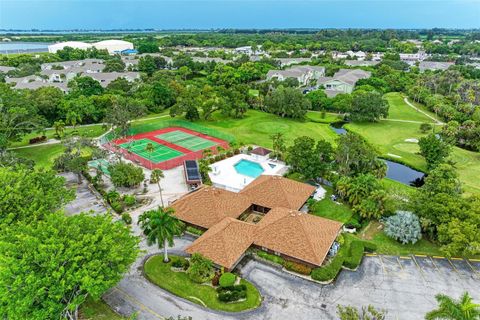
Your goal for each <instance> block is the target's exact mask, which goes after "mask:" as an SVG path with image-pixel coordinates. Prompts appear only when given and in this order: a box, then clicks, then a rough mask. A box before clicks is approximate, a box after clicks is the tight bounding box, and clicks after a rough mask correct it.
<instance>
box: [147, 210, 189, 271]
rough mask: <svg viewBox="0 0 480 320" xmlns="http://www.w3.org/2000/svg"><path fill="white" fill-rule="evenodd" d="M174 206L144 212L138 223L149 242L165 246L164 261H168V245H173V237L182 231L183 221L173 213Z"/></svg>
mask: <svg viewBox="0 0 480 320" xmlns="http://www.w3.org/2000/svg"><path fill="white" fill-rule="evenodd" d="M173 212H174V211H173V209H172V208H166V209H164V208H160V207H159V208H158V209H157V210H150V211H146V212H144V213H142V215H141V216H140V217H139V218H138V224H139V225H140V227H141V228H142V230H143V234H144V235H145V236H146V237H147V244H148V245H149V246H150V245H152V244H154V243H157V244H158V248H159V249H161V248H163V261H164V262H168V261H169V260H168V251H167V247H168V246H170V247H171V246H173V237H175V236H178V235H180V234H181V233H182V229H183V223H182V222H181V221H180V220H178V218H177V217H175V216H174V215H173Z"/></svg>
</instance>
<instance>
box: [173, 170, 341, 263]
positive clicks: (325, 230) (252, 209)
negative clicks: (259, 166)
mask: <svg viewBox="0 0 480 320" xmlns="http://www.w3.org/2000/svg"><path fill="white" fill-rule="evenodd" d="M314 192H315V187H313V186H310V185H308V184H304V183H300V182H297V181H294V180H290V179H287V178H284V177H281V176H271V175H261V176H259V177H258V178H256V179H255V180H254V181H253V182H252V183H250V184H249V185H248V186H246V187H245V188H244V189H243V190H242V191H240V192H239V193H235V192H231V191H227V190H224V189H219V188H216V187H209V186H203V187H201V188H199V189H197V190H195V191H192V192H191V193H189V194H187V195H185V196H184V197H182V198H180V199H179V200H177V201H175V202H174V203H172V205H171V206H172V208H173V209H174V210H175V215H176V216H177V217H178V218H179V219H180V220H182V221H183V222H184V223H186V224H187V225H189V226H192V227H195V228H198V229H201V230H204V231H206V232H205V233H203V235H201V236H200V237H199V238H198V239H196V240H195V241H194V242H193V243H192V244H191V245H190V246H189V247H187V249H186V251H187V253H190V254H193V253H200V254H202V255H203V256H205V257H206V258H208V259H210V260H212V261H213V262H214V263H215V264H216V265H218V266H221V267H224V268H225V269H227V270H232V269H234V268H235V266H236V265H237V264H238V262H239V261H240V260H241V259H242V258H243V257H244V255H245V252H246V251H247V249H249V248H250V247H253V248H257V249H260V250H264V251H266V252H269V253H271V254H275V255H278V256H281V257H283V258H284V259H286V260H289V261H294V262H298V263H302V264H305V265H307V266H309V267H318V266H321V265H322V263H323V262H324V260H325V258H326V256H327V254H328V252H329V250H330V248H331V246H332V244H333V242H334V241H335V239H336V237H337V235H338V234H339V232H340V230H341V227H342V224H341V223H340V222H337V221H333V220H329V219H324V218H320V217H317V216H314V215H311V214H308V213H305V212H300V211H299V210H300V208H302V206H303V205H304V204H305V202H306V201H307V200H308V199H309V198H310V197H311V196H312V195H313V194H314Z"/></svg>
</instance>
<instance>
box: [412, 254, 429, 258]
mask: <svg viewBox="0 0 480 320" xmlns="http://www.w3.org/2000/svg"><path fill="white" fill-rule="evenodd" d="M415 257H420V258H426V257H427V256H426V255H425V254H416V255H415Z"/></svg>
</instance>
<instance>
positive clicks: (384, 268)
mask: <svg viewBox="0 0 480 320" xmlns="http://www.w3.org/2000/svg"><path fill="white" fill-rule="evenodd" d="M378 257H379V258H380V263H381V264H382V268H383V272H385V273H386V274H388V273H389V272H388V271H387V268H386V267H385V264H384V263H383V260H382V256H381V255H379V256H378Z"/></svg>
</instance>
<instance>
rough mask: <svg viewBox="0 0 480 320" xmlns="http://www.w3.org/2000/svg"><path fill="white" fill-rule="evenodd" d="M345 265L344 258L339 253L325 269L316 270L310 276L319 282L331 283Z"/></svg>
mask: <svg viewBox="0 0 480 320" xmlns="http://www.w3.org/2000/svg"><path fill="white" fill-rule="evenodd" d="M342 265H343V256H342V255H341V254H340V253H339V254H337V255H336V256H335V257H334V258H333V259H332V261H331V262H330V263H329V264H327V265H326V266H324V267H320V268H315V269H313V270H312V273H311V274H310V276H311V277H312V279H314V280H318V281H331V280H333V279H335V277H336V276H337V274H338V273H339V272H340V269H341V268H342Z"/></svg>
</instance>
